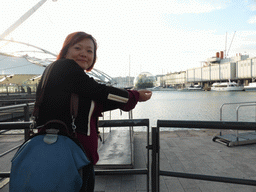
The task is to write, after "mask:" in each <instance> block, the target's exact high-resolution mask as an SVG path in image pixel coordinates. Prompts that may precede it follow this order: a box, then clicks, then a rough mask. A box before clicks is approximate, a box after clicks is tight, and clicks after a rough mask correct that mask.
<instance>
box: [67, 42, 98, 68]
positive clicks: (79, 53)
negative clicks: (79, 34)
mask: <svg viewBox="0 0 256 192" xmlns="http://www.w3.org/2000/svg"><path fill="white" fill-rule="evenodd" d="M94 49H95V48H94V44H93V41H92V40H91V39H89V38H85V39H83V40H82V41H80V42H78V43H76V44H75V45H73V46H71V47H69V49H68V51H67V54H66V56H65V58H66V59H73V60H74V61H75V62H77V64H78V65H79V66H80V67H81V68H82V69H83V70H87V69H88V68H90V66H92V63H93V59H94Z"/></svg>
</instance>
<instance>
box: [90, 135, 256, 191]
mask: <svg viewBox="0 0 256 192" xmlns="http://www.w3.org/2000/svg"><path fill="white" fill-rule="evenodd" d="M230 132H232V131H224V132H223V134H229V133H230ZM216 134H218V131H217V130H202V131H193V130H191V131H172V132H161V133H160V146H161V149H160V170H163V171H175V172H184V173H194V174H206V175H214V176H223V177H235V178H243V179H254V180H256V144H254V145H245V146H236V147H227V146H225V145H222V144H219V143H216V142H213V141H212V138H213V136H214V135H216ZM134 136H135V139H134V146H135V166H134V167H135V168H145V167H146V149H145V146H146V134H145V133H136V132H135V135H134ZM95 191H98V192H103V191H104V192H114V191H118V192H119V191H120V192H123V191H134V192H135V191H137V192H142V191H146V176H144V175H132V176H129V175H128V176H96V188H95ZM160 191H161V192H256V186H246V185H236V184H227V183H220V182H209V181H200V180H192V179H183V178H174V177H163V176H161V177H160Z"/></svg>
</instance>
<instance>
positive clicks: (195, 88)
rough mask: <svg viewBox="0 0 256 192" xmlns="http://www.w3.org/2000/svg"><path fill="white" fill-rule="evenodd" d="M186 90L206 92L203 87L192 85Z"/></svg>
mask: <svg viewBox="0 0 256 192" xmlns="http://www.w3.org/2000/svg"><path fill="white" fill-rule="evenodd" d="M186 90H189V91H204V89H203V87H202V86H201V85H191V86H189V87H188V88H186Z"/></svg>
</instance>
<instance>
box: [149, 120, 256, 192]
mask: <svg viewBox="0 0 256 192" xmlns="http://www.w3.org/2000/svg"><path fill="white" fill-rule="evenodd" d="M161 127H182V128H192V129H193V128H200V129H235V130H239V129H243V130H256V123H255V122H236V121H234V122H232V121H230V122H227V121H225V122H223V121H175V120H174V121H173V120H158V121H157V127H152V145H153V147H154V148H155V150H152V159H153V161H152V169H154V170H152V171H151V172H152V183H151V184H152V191H157V192H158V191H159V183H160V182H159V177H160V176H171V177H181V178H187V179H197V180H205V181H215V182H216V181H217V182H225V183H235V184H243V185H253V186H256V180H250V179H239V178H231V177H219V176H212V175H201V174H191V173H180V172H172V171H162V170H160V169H159V168H160V161H159V156H160V155H159V149H160V144H159V138H160V136H159V130H160V128H161ZM153 141H155V142H154V143H153ZM154 145H156V146H154Z"/></svg>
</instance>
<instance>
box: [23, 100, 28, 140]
mask: <svg viewBox="0 0 256 192" xmlns="http://www.w3.org/2000/svg"><path fill="white" fill-rule="evenodd" d="M24 121H29V106H28V103H27V105H26V106H25V107H24ZM24 131H25V134H24V137H25V138H24V139H25V141H27V140H28V139H29V129H25V130H24Z"/></svg>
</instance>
